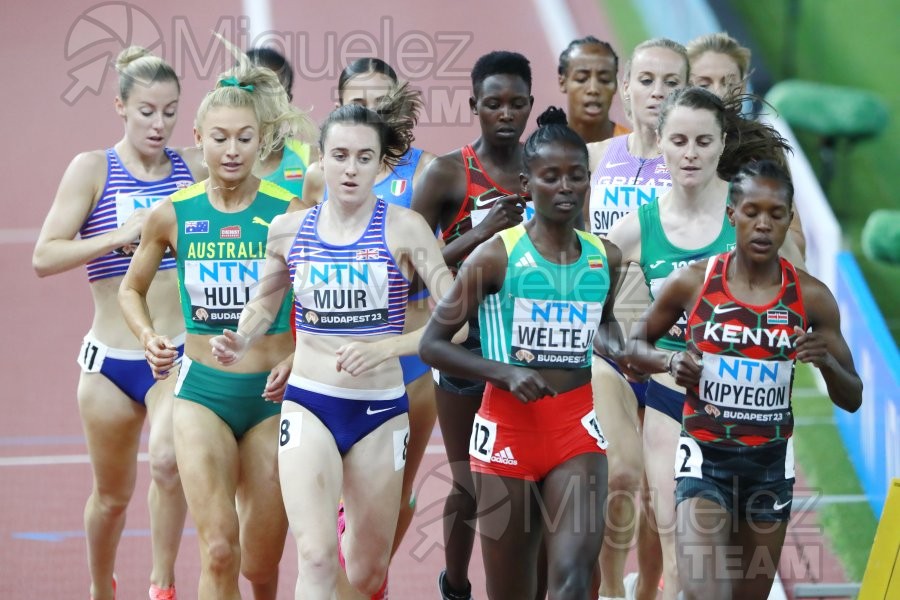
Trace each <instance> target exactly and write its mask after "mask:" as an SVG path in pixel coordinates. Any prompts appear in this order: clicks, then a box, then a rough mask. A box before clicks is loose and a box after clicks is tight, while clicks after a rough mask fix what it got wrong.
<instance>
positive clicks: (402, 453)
mask: <svg viewBox="0 0 900 600" xmlns="http://www.w3.org/2000/svg"><path fill="white" fill-rule="evenodd" d="M408 449H409V427H404V428H403V429H399V430H397V431H395V432H394V470H395V471H402V470H403V467H405V466H406V452H407V450H408Z"/></svg>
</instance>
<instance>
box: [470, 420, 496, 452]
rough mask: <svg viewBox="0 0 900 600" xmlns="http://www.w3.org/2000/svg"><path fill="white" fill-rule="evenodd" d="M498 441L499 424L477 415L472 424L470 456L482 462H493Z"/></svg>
mask: <svg viewBox="0 0 900 600" xmlns="http://www.w3.org/2000/svg"><path fill="white" fill-rule="evenodd" d="M496 441H497V424H496V423H494V422H492V421H488V420H487V419H485V418H483V417H482V416H481V415H478V414H476V415H475V421H474V422H473V423H472V436H471V437H470V438H469V455H470V456H473V457H475V458H477V459H478V460H480V461H482V462H486V463H489V462H491V456H493V454H494V443H495V442H496Z"/></svg>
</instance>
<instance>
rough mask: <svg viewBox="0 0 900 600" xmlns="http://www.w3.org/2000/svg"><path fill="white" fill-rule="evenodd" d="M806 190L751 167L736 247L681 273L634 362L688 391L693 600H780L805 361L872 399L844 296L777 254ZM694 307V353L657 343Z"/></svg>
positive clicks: (634, 344)
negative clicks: (796, 398)
mask: <svg viewBox="0 0 900 600" xmlns="http://www.w3.org/2000/svg"><path fill="white" fill-rule="evenodd" d="M793 191H794V189H793V185H792V184H791V180H790V177H789V175H788V174H787V172H786V171H785V170H784V169H783V168H782V167H780V166H779V165H778V164H777V163H775V162H770V161H762V162H759V163H750V164H748V165H746V166H744V167H743V168H742V169H741V170H740V171H739V172H738V173H737V175H736V176H735V177H734V179H733V180H732V183H731V189H730V192H731V193H730V198H731V200H730V203H729V206H728V207H727V214H728V220H729V221H730V223H731V225H732V226H733V227H734V228H735V230H736V235H737V245H736V247H735V249H734V250H733V251H731V252H727V253H724V254H719V255H716V256H713V257H711V258H709V259H708V260H704V261H698V262H696V263H694V264H692V265H691V266H689V267H687V268H684V269H680V270H679V271H677V272H675V273H673V274H672V275H670V276H669V277H668V279H667V280H666V283H665V285H663V287H662V288H661V290H660V291H659V293H658V295H657V296H656V299H655V300H654V302H653V304H652V305H651V307H650V309H649V310H648V311H647V314H646V320H645V321H641V323H640V324H639V325H638V327H637V329H636V331H635V334H634V336H633V337H632V339H631V340H630V343H629V352H628V356H627V357H625V358H624V360H625V361H627V362H630V363H631V364H633V365H635V366H636V367H637V368H639V369H640V370H642V371H645V372H653V373H665V372H667V373H669V374H670V375H671V376H672V377H674V379H675V381H676V383H678V384H679V385H681V386H684V387H685V388H687V390H688V392H687V401H686V403H685V405H684V413H683V425H682V431H681V437H680V439H679V442H678V454H677V457H676V458H675V476H676V478H677V486H676V494H677V497H676V503H677V509H676V510H677V515H678V528H677V535H676V537H677V542H678V544H677V547H678V551H677V554H678V557H677V560H678V573H679V577H680V580H681V586H682V589H683V590H684V594H685V597H686V598H688V599H695V598H699V599H703V598H738V599H743V598H747V599H750V598H765V597H766V596H768V593H769V589H770V588H771V585H772V581H773V579H774V577H775V571H776V566H777V565H778V561H779V557H780V555H781V548H782V545H783V543H784V536H785V531H786V530H787V524H788V520H789V518H790V514H791V500H792V491H793V483H794V454H793V439H792V438H791V433H792V429H793V415H792V412H791V402H790V395H791V385H792V383H793V373H794V364H795V362H796V361H800V362H803V363H809V364H812V365H813V366H815V367H816V368H818V369H819V370H820V371H821V373H822V376H823V377H824V379H825V383H826V386H827V388H828V395H829V396H830V397H831V400H832V402H834V404H835V405H836V406H838V407H840V408H842V409H844V410H847V411H849V412H855V411H856V410H857V409H858V408H859V407H860V405H861V403H862V382H861V381H860V379H859V376H857V374H856V371H855V370H854V367H853V358H852V356H851V354H850V349H849V348H848V347H847V342H846V341H845V340H844V338H843V336H842V335H841V328H840V314H839V312H838V307H837V303H836V302H835V299H834V297H833V296H832V294H831V292H830V291H829V290H828V288H827V287H826V286H825V285H824V284H823V283H822V282H820V281H819V280H818V279H816V278H814V277H812V276H810V275H808V274H806V273H805V272H803V271H799V270H796V269H794V267H793V265H791V263H789V262H788V261H787V260H785V259H784V258H780V257H779V256H778V249H779V248H780V247H781V245H782V243H783V242H784V239H785V236H786V235H787V233H788V228H789V224H790V222H791V218H792V215H791V212H792V208H793V200H792V198H793ZM685 313H687V314H688V321H687V330H688V334H687V340H688V341H687V349H686V350H683V351H680V352H666V351H661V350H657V349H655V348H653V346H652V344H653V343H654V342H656V341H657V340H659V339H660V338H662V337H663V336H664V335H665V334H666V332H668V331H669V329H670V328H671V327H673V326H674V325H675V324H676V322H678V321H679V320H680V319H681V318H682V315H683V314H685ZM735 546H736V547H738V548H740V549H741V554H740V557H739V558H740V561H739V562H738V561H735V558H736V557H735V556H734V551H733V550H731V549H732V548H734V547H735ZM761 552H764V553H765V555H761V554H760V553H761ZM735 563H737V564H735ZM736 569H740V570H739V571H736Z"/></svg>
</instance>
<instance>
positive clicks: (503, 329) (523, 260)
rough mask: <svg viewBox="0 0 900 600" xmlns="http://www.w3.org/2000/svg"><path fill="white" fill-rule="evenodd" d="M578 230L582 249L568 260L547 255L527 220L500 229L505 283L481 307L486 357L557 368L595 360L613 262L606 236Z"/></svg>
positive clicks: (482, 342) (587, 365) (482, 335)
mask: <svg viewBox="0 0 900 600" xmlns="http://www.w3.org/2000/svg"><path fill="white" fill-rule="evenodd" d="M576 233H577V234H578V237H579V240H580V242H581V255H580V256H579V258H578V260H576V261H575V262H573V263H571V264H568V265H559V264H556V263H552V262H550V261H548V260H547V259H545V258H544V257H543V256H541V254H540V252H538V251H537V249H536V248H535V247H534V244H533V243H532V242H531V239H530V238H529V237H528V233H527V232H526V230H525V225H524V224H519V225H516V226H515V227H511V228H510V229H507V230H505V231H502V232H500V233H499V234H497V235H499V236H500V239H501V240H503V245H504V247H505V248H506V254H507V257H508V258H507V266H506V276H505V278H504V280H503V287H501V288H500V290H499V291H498V292H497V293H496V294H490V295H488V296H486V297H485V298H484V301H483V302H482V304H481V306H480V307H479V309H478V320H479V325H480V329H481V348H482V352H483V353H484V357H485V358H488V359H490V360H496V361H498V362H502V363H506V364H511V365H520V366H527V367H542V368H553V369H578V368H583V367H589V366H590V365H591V357H592V354H593V353H592V348H593V341H594V336H595V335H596V333H597V327H598V326H599V325H600V319H601V317H602V315H603V305H604V303H605V301H606V297H607V294H608V293H609V264H608V261H607V259H606V248H605V247H604V246H603V242H602V241H600V240H599V239H598V238H597V237H596V236H594V235H592V234H590V233H585V232H583V231H577V232H576Z"/></svg>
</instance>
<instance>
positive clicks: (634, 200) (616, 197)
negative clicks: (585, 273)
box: [588, 184, 669, 236]
mask: <svg viewBox="0 0 900 600" xmlns="http://www.w3.org/2000/svg"><path fill="white" fill-rule="evenodd" d="M668 189H669V188H668V187H663V186H655V185H611V184H606V185H604V184H593V185H591V197H590V200H589V205H588V214H589V215H590V227H591V233H593V234H595V235H602V236H606V235H607V234H608V233H609V230H610V229H612V227H613V225H615V224H616V223H617V222H618V220H619V219H621V218H622V217H624V216H625V215H627V214H628V213H631V212H634V211H636V210H637V209H638V207H640V206H642V205H644V204H649V203H650V202H653V201H654V200H656V199H657V198H659V197H660V196H662V195H663V194H664V193H665V192H666V191H667V190H668Z"/></svg>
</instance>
